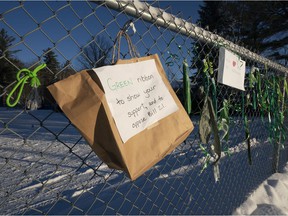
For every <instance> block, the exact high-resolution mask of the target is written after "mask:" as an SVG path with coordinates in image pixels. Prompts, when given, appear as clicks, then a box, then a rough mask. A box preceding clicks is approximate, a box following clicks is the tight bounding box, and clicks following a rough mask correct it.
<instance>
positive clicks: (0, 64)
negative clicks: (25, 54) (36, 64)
mask: <svg viewBox="0 0 288 216" xmlns="http://www.w3.org/2000/svg"><path fill="white" fill-rule="evenodd" d="M14 41H15V38H14V37H13V36H10V35H8V33H7V31H6V30H5V29H3V28H2V29H1V30H0V85H2V86H3V87H5V86H7V85H9V84H10V83H11V82H13V81H14V80H15V79H16V75H15V74H16V73H17V71H18V70H17V67H21V66H23V63H21V62H20V61H19V60H18V59H16V58H15V57H14V54H15V53H17V52H19V51H20V50H13V51H12V50H10V47H11V46H12V44H13V42H14ZM15 66H17V67H15Z"/></svg>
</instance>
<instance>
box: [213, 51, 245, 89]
mask: <svg viewBox="0 0 288 216" xmlns="http://www.w3.org/2000/svg"><path fill="white" fill-rule="evenodd" d="M245 67H246V62H245V61H243V60H241V59H240V58H239V56H237V55H236V54H234V53H232V52H230V51H229V50H226V49H225V48H224V47H220V50H219V64H218V82H220V83H223V84H225V85H228V86H231V87H234V88H237V89H240V90H243V91H245V89H244V79H245Z"/></svg>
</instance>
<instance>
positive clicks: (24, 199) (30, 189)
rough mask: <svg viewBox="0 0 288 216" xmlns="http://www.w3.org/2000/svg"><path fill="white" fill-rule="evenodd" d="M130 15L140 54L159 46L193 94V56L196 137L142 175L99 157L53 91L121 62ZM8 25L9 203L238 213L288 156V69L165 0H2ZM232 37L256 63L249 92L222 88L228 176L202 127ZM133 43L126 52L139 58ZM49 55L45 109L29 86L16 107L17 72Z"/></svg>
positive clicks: (2, 158)
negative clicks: (206, 97) (207, 97)
mask: <svg viewBox="0 0 288 216" xmlns="http://www.w3.org/2000/svg"><path fill="white" fill-rule="evenodd" d="M130 20H132V23H133V24H134V26H135V27H136V32H135V33H133V31H132V29H131V28H128V33H129V34H130V35H131V39H132V41H133V43H134V45H135V46H136V47H137V50H138V52H139V54H140V55H141V56H145V55H149V54H154V53H157V54H158V55H159V57H160V59H161V61H162V64H163V66H164V68H165V71H166V74H167V77H168V79H169V81H170V83H171V85H172V87H173V89H174V90H175V92H176V93H177V95H178V96H179V98H180V100H181V101H182V102H183V100H184V98H183V82H182V77H183V69H182V67H183V61H184V60H186V61H187V63H188V65H189V75H190V78H191V94H192V113H191V115H190V116H191V119H192V121H193V124H194V126H195V129H194V130H193V132H192V134H191V135H190V136H189V137H188V139H187V140H186V141H185V142H184V143H182V144H181V145H180V146H179V147H178V148H176V149H175V150H174V151H173V152H172V153H171V154H170V155H168V156H167V157H165V158H164V159H163V160H162V161H160V162H159V163H158V164H156V165H155V166H153V167H152V168H151V169H150V170H149V171H147V172H146V173H145V174H144V175H143V176H141V177H140V178H138V179H137V180H136V181H130V180H129V179H128V178H127V177H126V175H125V174H123V172H121V171H117V170H112V169H109V168H108V167H107V166H106V165H105V164H104V163H102V162H101V161H100V160H99V158H98V157H97V156H96V155H95V153H94V152H93V151H92V150H91V148H90V146H89V145H88V144H87V143H86V142H85V140H84V139H83V138H82V137H81V135H80V134H79V133H78V131H77V130H76V129H75V127H74V126H73V125H72V124H71V122H70V121H69V119H67V118H66V117H65V115H64V114H63V113H62V112H61V110H60V109H59V107H58V106H57V104H56V103H55V101H54V100H53V98H52V97H51V96H50V95H49V93H48V92H47V90H46V86H47V85H49V84H51V83H53V82H55V81H58V80H61V79H63V78H65V77H67V76H69V75H71V74H73V73H76V72H77V71H80V70H82V69H84V68H93V67H100V66H103V65H107V64H111V50H112V46H113V43H114V40H115V38H116V34H117V32H118V31H119V30H120V29H122V28H123V27H124V26H125V24H127V22H128V24H129V23H130ZM0 29H2V30H1V32H0V42H1V43H0V48H1V49H0V73H1V75H0V76H1V79H0V95H1V97H0V98H1V107H0V109H1V111H0V137H1V139H0V145H1V148H0V171H1V179H0V180H1V181H0V182H1V183H0V185H1V187H0V197H1V199H0V209H1V213H2V214H231V213H232V212H233V211H234V210H235V208H237V207H238V206H239V205H240V204H241V203H242V202H244V201H245V200H246V198H247V197H248V196H249V194H250V193H252V192H253V190H254V189H255V188H257V186H258V185H259V184H260V183H261V182H262V181H263V180H265V179H266V178H267V177H268V176H270V175H271V174H272V173H273V172H275V171H278V170H281V168H282V167H283V166H284V165H285V163H286V162H287V160H288V149H287V148H288V147H287V143H286V142H285V140H284V138H285V137H284V135H287V132H286V131H284V130H282V129H283V127H284V125H287V121H286V118H284V116H285V114H286V113H285V112H284V111H285V108H286V107H287V103H286V102H287V101H286V100H285V89H284V83H285V79H286V75H285V74H286V73H287V72H288V69H287V68H285V67H283V66H281V65H278V64H276V63H274V62H272V61H270V60H267V59H265V58H263V57H261V56H258V55H257V54H255V53H252V52H250V51H249V50H247V49H245V48H243V47H239V46H237V45H235V44H233V43H231V42H229V41H226V40H224V39H223V38H222V37H220V36H219V35H215V34H213V33H211V32H208V31H205V30H204V29H201V28H199V27H197V26H195V25H193V24H191V23H190V22H188V21H184V20H182V19H180V18H177V17H174V16H172V15H171V14H169V13H166V12H165V11H164V10H161V9H159V3H158V2H157V1H155V2H149V4H148V3H143V2H135V3H132V2H130V3H125V2H124V3H123V2H122V3H121V2H117V1H107V2H93V1H79V2H78V1H71V2H70V1H68V2H66V1H57V2H53V1H37V2H34V1H32V2H29V1H28V2H26V1H25V2H22V1H20V2H17V1H9V2H8V1H6V2H0ZM220 46H225V47H227V48H229V49H231V50H232V51H234V52H235V53H237V54H238V55H239V56H240V57H241V59H243V60H245V61H246V67H247V74H246V79H245V88H246V91H245V92H242V91H240V90H236V89H232V88H228V87H227V86H224V85H222V84H219V83H216V92H214V93H215V95H214V96H213V95H212V96H211V97H212V99H214V102H215V104H216V105H215V109H216V111H217V112H216V114H217V117H218V121H219V120H221V110H223V107H224V105H225V104H226V107H228V108H227V110H228V113H229V139H223V140H222V157H221V160H220V163H219V169H220V181H218V182H215V179H214V174H213V173H214V172H213V165H212V163H210V162H209V160H208V159H207V157H208V156H209V155H210V153H209V149H210V148H211V146H212V144H213V139H212V140H210V142H209V143H208V144H207V145H204V144H202V145H201V142H200V140H199V135H198V133H199V120H200V116H201V115H200V114H201V109H202V106H203V98H202V97H201V96H200V94H199V88H200V86H205V85H207V83H206V82H205V76H204V74H205V73H204V72H203V70H204V63H203V60H204V59H205V60H206V61H209V62H211V63H212V66H213V71H214V74H210V75H209V79H212V78H215V79H216V77H217V76H216V75H217V66H218V50H219V47H220ZM122 48H123V49H122V50H121V58H129V54H128V49H127V47H126V46H125V45H123V46H122ZM42 62H46V64H47V68H46V69H44V70H43V71H41V72H40V73H41V74H40V81H41V83H42V86H41V87H39V94H40V95H41V97H42V99H43V104H42V108H41V109H39V110H37V111H30V110H26V108H25V98H26V97H27V95H28V94H29V90H30V88H29V87H28V86H27V87H25V88H24V91H23V95H22V97H21V98H22V99H21V100H20V102H19V103H18V106H17V107H16V108H8V107H6V105H5V104H6V103H5V100H6V98H7V95H8V94H9V93H10V92H11V89H12V88H13V86H14V85H15V83H16V81H15V79H16V73H17V72H18V71H19V70H20V69H22V68H24V67H25V68H29V69H31V70H32V69H34V68H35V67H36V66H37V65H39V64H40V63H42ZM252 66H254V67H257V68H258V69H259V70H258V72H259V73H258V74H259V76H260V77H261V80H262V84H260V87H261V88H260V90H261V89H262V92H261V91H258V90H259V89H258V88H257V87H256V85H258V83H257V82H256V81H255V79H256V78H255V79H254V81H253V82H254V84H251V82H252V81H251V80H252V78H251V76H249V74H251V69H252ZM249 72H250V73H249ZM255 77H256V75H255ZM258 81H259V80H258ZM256 83H257V84H256ZM209 85H212V84H211V83H210V84H209ZM258 86H259V85H258ZM265 86H268V87H267V88H266V87H265ZM280 93H282V94H280ZM279 94H280V95H281V96H282V97H280V96H279ZM263 95H264V96H265V97H264V99H263V97H262V96H263ZM277 95H278V96H277ZM14 96H15V95H14ZM261 99H263V100H266V101H269V103H264V102H263V101H262V102H261ZM272 101H273V102H272ZM267 104H268V105H267ZM264 105H267V106H268V107H266V109H264V108H263V106H264ZM272 105H273V106H272ZM245 117H246V119H248V120H247V121H245ZM283 118H284V122H283V121H282V120H283ZM247 128H249V130H248V132H247ZM225 132H227V130H226V131H224V132H223V131H222V132H221V134H220V135H221V137H223V136H224V135H225ZM248 140H249V145H248ZM248 146H249V147H248ZM249 148H250V150H249ZM249 153H250V156H249ZM249 160H252V161H251V164H249Z"/></svg>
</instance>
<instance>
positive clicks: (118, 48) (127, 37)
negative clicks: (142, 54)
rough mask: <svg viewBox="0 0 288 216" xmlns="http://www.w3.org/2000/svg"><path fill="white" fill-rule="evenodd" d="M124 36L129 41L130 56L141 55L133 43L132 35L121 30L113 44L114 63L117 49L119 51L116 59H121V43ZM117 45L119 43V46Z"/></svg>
mask: <svg viewBox="0 0 288 216" xmlns="http://www.w3.org/2000/svg"><path fill="white" fill-rule="evenodd" d="M122 36H124V38H125V39H126V41H127V44H128V50H129V54H130V56H131V57H132V58H136V57H139V55H138V53H137V51H136V48H135V46H134V45H133V43H132V40H131V38H130V36H129V35H128V34H127V33H126V31H124V30H120V31H119V32H118V34H117V37H116V41H115V43H114V46H113V55H112V64H114V63H115V56H116V50H117V51H118V52H117V59H116V61H117V60H119V59H120V45H121V38H122ZM117 45H118V47H117Z"/></svg>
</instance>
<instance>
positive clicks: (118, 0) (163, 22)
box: [93, 0, 288, 73]
mask: <svg viewBox="0 0 288 216" xmlns="http://www.w3.org/2000/svg"><path fill="white" fill-rule="evenodd" d="M93 1H94V0H93ZM95 2H97V3H101V4H105V5H106V6H107V7H109V8H112V9H115V10H121V11H124V12H125V13H127V14H129V15H131V16H134V17H137V18H140V17H141V18H142V19H143V20H145V21H148V22H151V23H155V24H157V25H158V26H161V27H165V28H169V29H170V30H171V31H174V32H180V33H181V34H183V35H186V36H188V37H193V38H197V39H199V40H201V41H205V42H209V43H214V44H215V45H218V46H224V47H226V48H227V49H229V50H231V51H233V52H235V53H237V54H238V55H241V56H243V57H246V58H249V59H251V60H253V61H256V62H258V63H261V64H265V65H267V66H268V67H270V68H273V69H275V70H277V71H279V72H283V73H288V68H286V67H284V66H282V65H280V64H278V63H275V62H273V61H271V60H269V59H267V58H265V57H263V56H260V55H258V54H256V53H254V52H251V51H250V50H248V49H246V48H244V47H242V46H239V45H237V44H235V43H233V42H231V41H229V40H226V39H224V38H223V37H221V36H219V35H217V34H214V33H212V32H210V31H207V30H205V29H203V28H201V27H199V26H197V25H195V24H193V23H191V22H188V21H186V20H184V19H182V18H178V17H176V16H174V15H172V14H170V13H167V12H165V11H164V10H163V9H160V8H156V7H153V6H151V5H149V4H148V3H145V2H141V1H139V0H134V1H131V0H105V1H100V2H99V1H95Z"/></svg>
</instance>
